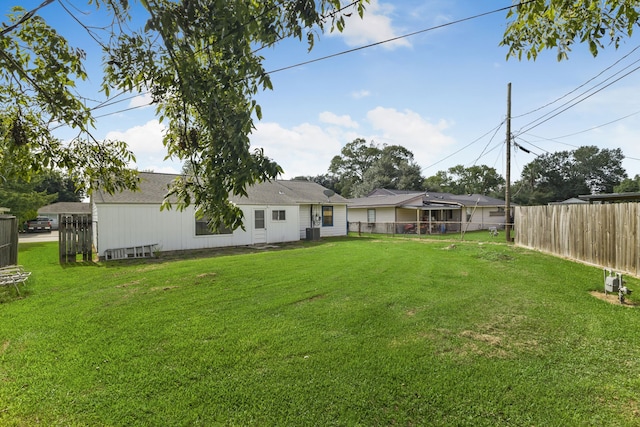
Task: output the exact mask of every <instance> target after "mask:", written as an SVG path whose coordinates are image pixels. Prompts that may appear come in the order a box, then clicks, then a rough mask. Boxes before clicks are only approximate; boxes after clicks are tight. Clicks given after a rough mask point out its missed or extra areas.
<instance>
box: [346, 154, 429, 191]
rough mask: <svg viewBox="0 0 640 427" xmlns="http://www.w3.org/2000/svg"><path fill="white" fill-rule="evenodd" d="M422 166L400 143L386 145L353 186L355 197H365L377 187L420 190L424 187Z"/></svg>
mask: <svg viewBox="0 0 640 427" xmlns="http://www.w3.org/2000/svg"><path fill="white" fill-rule="evenodd" d="M422 180H423V178H422V175H421V169H420V166H419V165H418V164H417V163H416V162H415V161H414V160H413V153H412V152H411V151H409V150H407V149H406V148H405V147H402V146H400V145H386V146H384V147H383V148H382V150H380V154H379V156H378V157H377V159H376V160H375V161H374V162H373V163H372V164H371V167H369V168H368V169H367V170H366V171H365V172H364V175H363V177H362V182H360V183H359V184H357V185H355V186H354V187H353V194H352V196H353V197H363V196H366V195H367V194H368V193H370V192H371V191H372V190H375V189H376V188H387V189H395V190H420V189H421V188H422Z"/></svg>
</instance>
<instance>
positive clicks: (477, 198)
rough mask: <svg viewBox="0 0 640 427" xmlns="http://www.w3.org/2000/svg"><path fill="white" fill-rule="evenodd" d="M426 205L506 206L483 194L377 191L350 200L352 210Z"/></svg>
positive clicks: (498, 200)
mask: <svg viewBox="0 0 640 427" xmlns="http://www.w3.org/2000/svg"><path fill="white" fill-rule="evenodd" d="M423 204H425V205H447V204H449V205H451V204H453V205H456V206H460V205H462V206H476V204H477V206H504V205H505V202H504V200H500V199H496V198H495V197H489V196H483V195H482V194H451V193H435V192H431V191H429V192H424V191H407V190H388V189H380V188H379V189H376V190H374V191H372V192H371V193H369V196H368V197H362V198H358V199H349V207H350V208H365V207H382V206H396V207H398V206H411V207H421V206H422V205H423Z"/></svg>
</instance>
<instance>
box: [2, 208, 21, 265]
mask: <svg viewBox="0 0 640 427" xmlns="http://www.w3.org/2000/svg"><path fill="white" fill-rule="evenodd" d="M17 263H18V219H17V218H16V217H15V216H12V215H0V267H4V266H6V265H15V264H17Z"/></svg>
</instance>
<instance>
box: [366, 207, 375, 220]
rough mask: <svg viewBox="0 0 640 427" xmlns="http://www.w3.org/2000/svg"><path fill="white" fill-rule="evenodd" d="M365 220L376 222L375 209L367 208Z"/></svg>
mask: <svg viewBox="0 0 640 427" xmlns="http://www.w3.org/2000/svg"><path fill="white" fill-rule="evenodd" d="M367 222H369V223H374V222H376V210H375V209H367Z"/></svg>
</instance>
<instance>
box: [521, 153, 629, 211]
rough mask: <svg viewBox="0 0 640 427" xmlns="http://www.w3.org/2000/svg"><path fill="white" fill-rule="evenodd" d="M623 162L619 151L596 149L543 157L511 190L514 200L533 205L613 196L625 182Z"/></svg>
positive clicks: (530, 165)
mask: <svg viewBox="0 0 640 427" xmlns="http://www.w3.org/2000/svg"><path fill="white" fill-rule="evenodd" d="M623 159H624V156H623V154H622V151H621V150H620V149H613V150H610V149H602V150H600V149H599V148H597V147H594V146H585V147H580V148H577V149H576V150H573V151H559V152H556V153H548V154H544V155H542V156H539V157H538V158H536V159H535V160H533V161H532V162H530V163H528V164H526V165H525V166H524V168H523V169H522V174H521V178H520V180H519V181H518V182H516V183H514V188H513V189H512V194H513V200H514V201H515V202H516V203H520V204H525V205H533V204H546V203H548V202H554V201H562V200H566V199H569V198H571V197H576V196H578V195H581V194H598V193H610V192H612V191H613V189H614V187H615V186H616V185H618V184H620V182H621V181H622V180H623V179H624V178H626V172H625V170H624V168H623V167H622V160H623Z"/></svg>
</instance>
